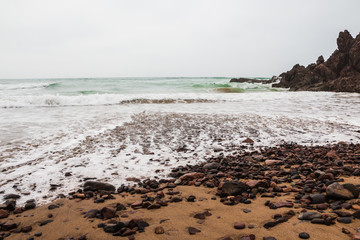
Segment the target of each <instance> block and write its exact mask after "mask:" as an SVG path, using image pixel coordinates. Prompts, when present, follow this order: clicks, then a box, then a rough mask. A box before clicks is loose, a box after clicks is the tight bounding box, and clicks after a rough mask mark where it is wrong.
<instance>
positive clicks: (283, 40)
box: [0, 0, 360, 79]
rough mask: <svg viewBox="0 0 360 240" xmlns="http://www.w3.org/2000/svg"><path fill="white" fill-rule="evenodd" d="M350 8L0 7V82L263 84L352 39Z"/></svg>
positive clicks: (81, 2)
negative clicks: (342, 36)
mask: <svg viewBox="0 0 360 240" xmlns="http://www.w3.org/2000/svg"><path fill="white" fill-rule="evenodd" d="M359 9H360V1H359V0H343V1H339V0H316V1H314V0H301V1H300V0H272V1H270V0H244V1H241V0H176V1H175V0H151V1H150V0H32V1H29V0H1V1H0V78H1V79H7V78H71V77H176V76H178V77H180V76H181V77H201V76H204V77H205V76H206V77H212V76H218V77H220V76H224V77H271V76H273V75H279V74H280V73H282V72H284V71H287V70H290V69H291V68H292V66H293V65H295V64H297V63H300V64H302V65H308V64H310V63H312V62H315V61H316V59H317V57H318V56H320V55H323V56H324V58H325V59H327V58H328V57H329V56H330V55H331V53H332V52H333V51H334V50H335V49H336V38H337V36H338V34H339V32H340V31H343V30H345V29H347V30H349V32H350V33H351V34H352V35H353V36H354V37H355V36H356V35H357V34H359V32H360V15H359V13H358V12H359Z"/></svg>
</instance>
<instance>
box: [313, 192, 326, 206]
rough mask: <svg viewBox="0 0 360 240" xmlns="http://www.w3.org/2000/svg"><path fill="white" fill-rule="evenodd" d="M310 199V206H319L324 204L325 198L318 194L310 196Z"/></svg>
mask: <svg viewBox="0 0 360 240" xmlns="http://www.w3.org/2000/svg"><path fill="white" fill-rule="evenodd" d="M310 199H311V203H312V204H321V203H325V202H326V196H325V195H324V194H320V193H315V194H312V195H311V196H310Z"/></svg>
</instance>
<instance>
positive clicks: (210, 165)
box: [203, 162, 220, 170]
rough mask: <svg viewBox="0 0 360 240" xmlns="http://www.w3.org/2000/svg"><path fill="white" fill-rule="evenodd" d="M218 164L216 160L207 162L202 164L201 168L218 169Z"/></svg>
mask: <svg viewBox="0 0 360 240" xmlns="http://www.w3.org/2000/svg"><path fill="white" fill-rule="evenodd" d="M219 167H220V164H219V163H217V162H211V163H207V164H205V165H204V166H203V169H207V170H211V169H218V168H219Z"/></svg>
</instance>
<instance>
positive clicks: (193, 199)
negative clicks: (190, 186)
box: [186, 195, 196, 202]
mask: <svg viewBox="0 0 360 240" xmlns="http://www.w3.org/2000/svg"><path fill="white" fill-rule="evenodd" d="M195 199H196V197H195V196H194V195H190V196H189V197H188V198H187V199H186V201H188V202H195Z"/></svg>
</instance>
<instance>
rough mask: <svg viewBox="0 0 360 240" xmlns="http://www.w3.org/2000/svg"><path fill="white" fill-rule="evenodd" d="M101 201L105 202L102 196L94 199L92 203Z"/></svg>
mask: <svg viewBox="0 0 360 240" xmlns="http://www.w3.org/2000/svg"><path fill="white" fill-rule="evenodd" d="M103 202H105V199H103V198H98V199H96V200H94V203H103Z"/></svg>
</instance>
